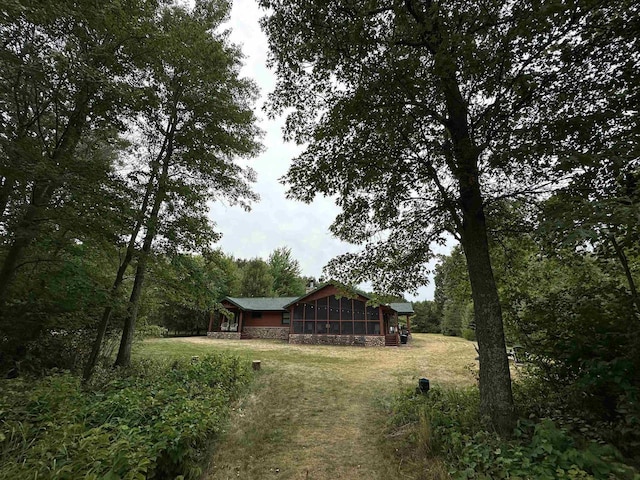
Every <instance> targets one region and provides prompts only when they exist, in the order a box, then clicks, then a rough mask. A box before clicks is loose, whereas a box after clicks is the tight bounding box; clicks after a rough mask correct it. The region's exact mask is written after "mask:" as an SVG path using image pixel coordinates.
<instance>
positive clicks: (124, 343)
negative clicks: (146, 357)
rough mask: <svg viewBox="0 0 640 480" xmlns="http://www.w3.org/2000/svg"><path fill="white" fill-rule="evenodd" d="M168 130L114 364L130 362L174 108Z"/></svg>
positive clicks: (169, 151) (168, 158)
mask: <svg viewBox="0 0 640 480" xmlns="http://www.w3.org/2000/svg"><path fill="white" fill-rule="evenodd" d="M170 125H171V126H170V128H169V131H168V132H167V136H166V139H165V143H166V145H167V148H166V154H165V156H164V159H163V162H162V172H161V174H160V177H159V179H158V188H157V190H156V195H155V199H154V202H153V207H152V208H151V214H150V215H149V220H148V223H147V233H146V234H145V237H144V243H143V245H142V251H141V252H140V256H139V258H138V265H137V266H136V276H135V280H134V281H133V289H132V290H131V297H129V307H128V309H127V318H126V319H125V324H124V328H123V330H122V338H121V339H120V348H119V349H118V356H117V358H116V361H115V363H114V366H121V367H124V366H128V365H129V364H130V363H131V346H132V344H133V334H134V332H135V328H136V320H137V318H138V309H139V307H140V296H141V295H142V287H143V286H144V277H145V275H146V271H147V263H148V260H149V255H150V253H151V245H152V244H153V239H154V238H155V236H156V232H157V230H158V214H159V212H160V207H161V206H162V203H163V202H164V198H165V194H166V188H167V185H166V184H167V180H168V177H169V163H170V162H171V156H172V154H173V138H174V136H175V132H176V118H175V110H174V115H173V116H172V122H171V124H170Z"/></svg>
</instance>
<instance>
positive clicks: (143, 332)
mask: <svg viewBox="0 0 640 480" xmlns="http://www.w3.org/2000/svg"><path fill="white" fill-rule="evenodd" d="M167 336H169V330H167V328H166V327H161V326H160V325H147V324H142V325H140V326H138V327H137V328H136V332H135V337H136V340H144V339H145V338H162V337H167Z"/></svg>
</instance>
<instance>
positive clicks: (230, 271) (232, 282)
mask: <svg viewBox="0 0 640 480" xmlns="http://www.w3.org/2000/svg"><path fill="white" fill-rule="evenodd" d="M150 280H151V281H150V286H149V288H148V289H147V291H146V294H145V298H146V301H145V302H144V304H143V310H142V314H141V315H142V316H143V317H144V323H145V324H146V325H161V326H163V327H165V328H167V330H168V332H169V333H176V334H178V333H186V334H196V335H199V334H201V333H204V332H206V331H207V327H208V325H209V318H210V315H211V314H212V313H213V312H215V311H217V310H219V309H220V302H221V300H222V299H223V298H225V297H227V296H229V297H272V296H292V297H296V296H299V295H302V294H304V292H305V289H306V285H307V284H308V283H309V282H310V281H313V280H314V279H313V278H310V277H303V276H301V270H300V264H299V262H298V261H297V260H295V259H294V258H293V257H292V254H291V249H290V248H288V247H281V248H277V249H275V250H274V251H273V252H272V253H271V254H270V255H269V257H268V259H266V260H264V259H261V258H252V259H249V260H246V259H235V258H233V257H232V256H230V255H226V254H224V253H223V252H222V251H221V250H216V251H213V252H211V253H209V254H207V255H175V256H173V257H171V258H159V259H158V261H157V262H156V265H155V266H154V269H153V272H152V275H151V279H150Z"/></svg>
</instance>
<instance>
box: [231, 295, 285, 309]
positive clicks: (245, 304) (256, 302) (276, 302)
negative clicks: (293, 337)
mask: <svg viewBox="0 0 640 480" xmlns="http://www.w3.org/2000/svg"><path fill="white" fill-rule="evenodd" d="M296 298H298V297H255V298H250V297H242V298H240V297H226V298H225V300H228V301H229V302H231V303H232V304H234V305H235V306H236V307H238V308H241V309H242V310H251V311H258V310H263V311H286V309H285V308H284V306H285V305H287V304H289V303H291V302H293V301H294V300H295V299H296Z"/></svg>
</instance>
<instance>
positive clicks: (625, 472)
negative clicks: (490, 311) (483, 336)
mask: <svg viewBox="0 0 640 480" xmlns="http://www.w3.org/2000/svg"><path fill="white" fill-rule="evenodd" d="M478 405H479V394H478V390H477V389H476V388H469V389H457V390H441V389H438V388H432V389H431V391H430V392H429V394H428V395H416V394H415V393H411V394H405V395H402V396H400V397H399V398H398V399H397V401H396V403H395V407H394V413H393V417H392V424H393V426H394V428H398V427H400V428H405V429H406V428H407V425H410V426H411V427H412V428H413V432H414V433H413V435H412V437H411V440H412V441H413V442H414V448H415V449H416V450H417V451H419V452H421V453H422V455H423V456H424V457H425V461H426V462H428V458H429V457H442V458H443V459H444V460H445V462H446V463H447V464H448V465H449V469H450V470H449V473H450V474H451V476H452V477H453V478H455V479H469V478H474V479H499V478H536V479H555V478H568V479H569V478H571V479H595V478H618V479H626V478H628V479H632V478H637V472H636V471H635V470H634V469H633V468H632V467H630V466H628V465H625V464H624V463H623V461H622V457H621V455H620V453H619V452H618V451H617V450H616V449H615V448H614V447H612V446H611V445H608V444H603V443H599V442H597V441H594V440H589V439H585V438H578V437H576V436H574V435H572V434H571V433H570V432H569V430H568V429H567V428H565V427H563V426H561V425H558V424H557V423H556V422H554V421H553V420H551V419H548V418H542V419H537V420H534V419H527V420H524V419H521V420H520V421H519V422H518V426H517V428H516V429H515V431H514V432H513V437H512V438H510V439H505V438H502V437H500V436H499V435H497V434H496V433H495V432H493V431H491V430H489V429H487V428H486V426H485V423H484V422H483V419H481V418H480V417H479V416H478Z"/></svg>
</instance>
